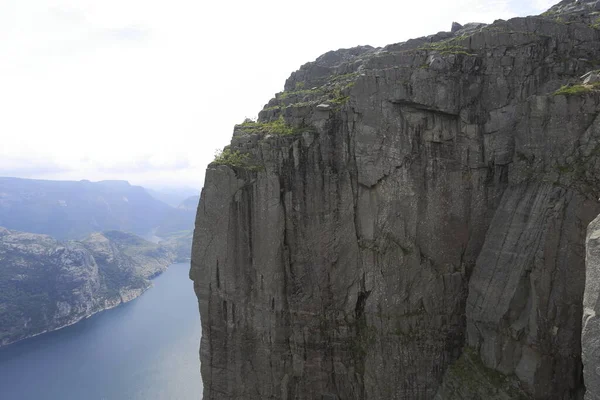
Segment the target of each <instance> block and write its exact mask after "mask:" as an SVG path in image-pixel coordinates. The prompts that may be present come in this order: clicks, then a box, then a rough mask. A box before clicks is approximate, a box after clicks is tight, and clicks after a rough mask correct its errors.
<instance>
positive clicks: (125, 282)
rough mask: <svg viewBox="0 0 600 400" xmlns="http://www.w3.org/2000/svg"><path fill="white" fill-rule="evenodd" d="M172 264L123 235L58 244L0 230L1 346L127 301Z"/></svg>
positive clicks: (164, 254)
mask: <svg viewBox="0 0 600 400" xmlns="http://www.w3.org/2000/svg"><path fill="white" fill-rule="evenodd" d="M172 260H173V254H172V253H171V252H170V251H169V250H167V249H165V248H164V247H162V246H158V245H155V244H152V243H150V242H147V241H145V240H143V239H141V238H139V237H136V236H134V235H132V234H126V233H123V232H105V233H103V234H100V233H94V234H92V235H91V236H89V237H88V238H86V239H85V240H84V241H80V242H75V241H69V242H58V241H56V240H55V239H53V238H51V237H50V236H47V235H38V234H32V233H22V232H15V231H9V230H7V229H5V228H1V227H0V346H2V345H6V344H8V343H12V342H15V341H17V340H20V339H24V338H26V337H30V336H33V335H36V334H40V333H43V332H46V331H51V330H55V329H58V328H61V327H63V326H66V325H70V324H73V323H75V322H77V321H79V320H80V319H82V318H85V317H88V316H90V315H92V314H94V313H96V312H98V311H102V310H104V309H107V308H111V307H115V306H117V305H118V304H120V303H122V302H126V301H129V300H131V299H133V298H135V297H137V296H139V295H140V294H141V293H142V292H144V291H145V290H146V289H147V288H148V287H149V286H150V282H149V281H148V279H150V278H152V277H153V276H155V275H157V274H159V273H161V272H162V271H164V270H165V269H166V268H167V266H168V265H169V264H170V263H171V262H172Z"/></svg>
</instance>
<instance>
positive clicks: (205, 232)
mask: <svg viewBox="0 0 600 400" xmlns="http://www.w3.org/2000/svg"><path fill="white" fill-rule="evenodd" d="M571 3H574V2H563V3H561V4H560V5H558V6H557V7H554V8H553V9H551V10H550V11H551V12H550V11H549V12H548V13H546V14H547V15H544V16H540V17H528V18H515V19H512V20H509V21H502V20H499V21H496V22H495V23H494V24H491V25H488V26H485V25H483V24H466V25H464V26H462V27H460V28H458V27H456V26H455V29H454V32H441V33H438V34H436V35H432V36H430V37H426V38H419V39H414V40H409V41H407V42H405V43H399V44H394V45H389V46H386V47H385V48H382V49H374V48H371V47H368V46H366V47H358V48H355V49H349V50H340V51H338V52H330V53H327V54H325V55H323V56H321V57H320V58H318V59H317V60H316V61H315V62H313V63H308V64H306V65H304V66H302V67H301V68H300V70H299V71H296V72H294V73H293V74H292V75H291V77H290V78H289V79H288V81H287V82H286V84H285V91H284V92H283V93H279V94H277V95H276V97H275V98H274V99H272V100H271V101H270V102H269V103H268V104H267V105H266V106H265V108H264V109H263V110H262V111H261V112H260V114H259V120H258V121H257V122H252V121H246V122H245V123H243V124H241V125H238V126H236V127H235V129H234V134H233V138H232V141H231V145H230V146H229V147H228V148H226V149H225V150H224V151H223V153H222V154H221V155H220V156H219V157H218V158H217V159H216V160H215V162H214V163H212V164H211V165H210V166H209V168H208V169H207V173H206V180H205V182H206V183H205V188H204V190H203V193H202V200H201V203H200V206H199V208H198V214H197V220H196V230H195V236H194V245H193V250H192V268H191V272H190V275H191V278H192V279H193V280H194V285H195V286H194V287H195V290H196V293H197V295H198V299H199V305H200V312H201V316H202V318H201V319H202V327H203V335H202V343H201V351H200V354H201V361H202V377H203V380H204V399H207V400H213V399H265V398H277V399H433V398H437V399H481V398H490V399H510V398H518V397H521V398H535V399H580V398H582V396H583V392H584V390H585V389H584V383H583V372H582V367H581V339H580V334H581V321H582V315H583V307H582V302H583V293H584V285H585V247H584V242H585V231H586V226H587V224H588V223H589V222H590V221H591V220H592V219H593V218H594V217H595V216H596V215H597V214H598V213H599V212H600V204H599V202H598V197H599V194H600V193H599V192H598V190H599V188H600V185H598V178H597V177H598V176H600V175H598V174H599V173H600V164H599V160H600V119H599V118H598V115H599V112H600V91H599V90H598V89H597V86H595V85H594V84H590V83H589V82H588V83H584V82H583V80H582V79H581V77H582V76H583V75H584V74H586V73H588V72H589V71H593V70H596V69H599V68H600V57H599V55H600V40H599V39H600V31H599V30H598V29H596V26H595V25H594V24H595V22H594V21H595V18H597V17H595V14H593V13H594V12H595V9H594V8H593V7H595V4H596V3H595V2H589V1H588V2H577V4H571ZM573 10H576V11H573ZM561 18H563V19H561ZM565 21H566V22H565ZM325 106H328V107H325Z"/></svg>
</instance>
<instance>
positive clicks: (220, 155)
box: [212, 146, 265, 171]
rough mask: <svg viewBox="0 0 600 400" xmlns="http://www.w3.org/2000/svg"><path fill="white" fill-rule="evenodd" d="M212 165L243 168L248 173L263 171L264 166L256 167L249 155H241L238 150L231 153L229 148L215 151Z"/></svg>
mask: <svg viewBox="0 0 600 400" xmlns="http://www.w3.org/2000/svg"><path fill="white" fill-rule="evenodd" d="M212 164H215V165H227V166H229V167H238V168H244V169H247V170H250V171H264V169H265V168H264V166H261V165H258V164H257V163H256V162H255V161H254V160H253V159H252V156H251V154H250V153H242V152H240V151H239V150H236V151H231V149H230V148H229V146H226V147H225V148H224V149H223V150H220V151H217V153H216V154H215V159H214V160H213V162H212Z"/></svg>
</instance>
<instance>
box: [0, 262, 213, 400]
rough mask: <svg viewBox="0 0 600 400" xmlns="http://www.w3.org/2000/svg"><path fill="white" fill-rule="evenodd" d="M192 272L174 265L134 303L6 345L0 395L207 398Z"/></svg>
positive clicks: (20, 398) (21, 398)
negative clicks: (203, 378) (191, 279)
mask: <svg viewBox="0 0 600 400" xmlns="http://www.w3.org/2000/svg"><path fill="white" fill-rule="evenodd" d="M188 270H189V265H188V264H174V265H172V266H171V267H170V268H169V269H168V270H167V271H166V272H165V273H164V274H162V275H161V276H159V277H158V278H156V279H155V280H154V287H153V288H151V289H150V290H148V291H147V292H146V293H144V294H143V295H142V296H140V297H139V298H138V299H136V300H133V301H131V302H129V303H127V304H124V305H121V306H119V307H117V308H114V309H112V310H107V311H104V312H101V313H99V314H96V315H94V316H93V317H91V318H88V319H86V320H83V321H81V322H78V323H77V324H75V325H72V326H70V327H67V328H64V329H61V330H58V331H55V332H50V333H46V334H43V335H41V336H37V337H34V338H31V339H27V340H24V341H22V342H18V343H15V344H13V345H10V346H8V347H6V348H2V349H0V399H7V400H29V399H35V400H38V399H44V400H69V399H77V400H81V399H85V400H87V399H90V400H121V399H122V400H142V399H143V400H163V399H167V400H171V399H174V400H177V399H181V400H188V399H190V400H192V399H193V400H199V399H201V398H202V383H201V380H200V363H199V361H198V348H199V342H200V317H199V314H198V306H197V304H198V303H197V301H196V296H195V295H194V291H193V288H192V282H191V281H190V280H189V279H188Z"/></svg>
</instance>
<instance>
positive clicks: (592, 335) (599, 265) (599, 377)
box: [581, 216, 600, 400]
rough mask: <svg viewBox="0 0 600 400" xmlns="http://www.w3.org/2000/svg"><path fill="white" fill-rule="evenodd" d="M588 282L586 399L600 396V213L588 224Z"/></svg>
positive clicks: (585, 301) (584, 341) (585, 300)
mask: <svg viewBox="0 0 600 400" xmlns="http://www.w3.org/2000/svg"><path fill="white" fill-rule="evenodd" d="M586 244H587V246H586V249H587V254H586V285H585V296H584V298H583V307H584V309H583V333H582V336H581V344H582V346H583V371H584V377H585V386H586V389H587V390H586V393H585V398H586V400H597V399H600V320H599V319H598V314H600V302H599V301H598V296H599V295H600V216H598V218H596V219H595V220H594V221H592V223H591V224H590V225H589V227H588V233H587V242H586Z"/></svg>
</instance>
